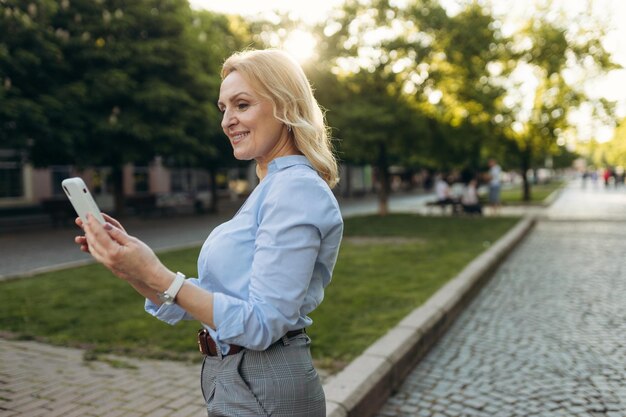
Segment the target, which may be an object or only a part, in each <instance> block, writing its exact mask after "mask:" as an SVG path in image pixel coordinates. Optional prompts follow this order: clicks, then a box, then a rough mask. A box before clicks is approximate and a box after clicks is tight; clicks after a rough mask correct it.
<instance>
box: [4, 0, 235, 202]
mask: <svg viewBox="0 0 626 417" xmlns="http://www.w3.org/2000/svg"><path fill="white" fill-rule="evenodd" d="M242 26H245V25H243V23H242V22H241V21H239V20H238V19H236V18H232V19H231V18H228V17H226V16H222V15H216V14H213V13H209V12H192V11H191V9H190V8H189V4H188V2H187V1H186V0H168V1H165V2H164V1H161V0H137V1H132V2H126V1H121V0H102V1H93V0H72V1H63V2H54V1H50V0H46V1H41V2H16V1H3V2H0V40H1V41H0V80H1V81H2V85H3V87H4V88H1V89H0V98H1V99H2V101H3V105H2V106H0V127H1V129H0V140H1V141H2V144H3V146H9V147H11V148H17V149H23V150H25V151H27V153H28V155H29V158H30V160H31V161H32V162H33V163H34V164H35V165H38V166H46V165H50V164H62V163H67V164H73V165H75V166H79V167H84V166H110V167H113V172H114V184H113V185H114V188H115V189H116V192H115V195H116V198H120V197H121V196H122V193H121V192H120V190H121V176H120V175H116V174H117V173H118V172H119V171H120V167H121V166H122V165H123V164H125V163H128V162H133V163H140V164H141V163H143V164H145V163H147V162H148V161H150V160H151V159H152V158H153V157H154V156H156V155H164V156H165V159H164V160H165V162H166V163H169V164H176V163H177V162H178V161H185V163H186V164H187V165H190V164H193V165H201V164H204V165H205V166H206V165H207V160H210V161H211V162H212V163H213V164H223V163H224V161H225V160H230V159H232V156H231V152H230V150H229V149H227V148H226V147H225V146H224V144H225V143H226V141H225V140H224V139H223V137H222V135H221V128H220V126H219V121H220V115H219V113H218V112H217V110H216V106H215V102H216V99H217V96H218V92H219V85H220V76H219V69H220V66H221V63H222V62H223V60H224V59H225V58H226V57H227V56H228V55H230V54H231V53H232V52H233V51H234V50H235V49H239V48H241V47H242V46H243V45H244V44H245V42H246V41H247V40H246V32H245V27H242ZM116 206H118V207H121V206H122V205H121V204H120V203H119V201H118V202H117V204H116Z"/></svg>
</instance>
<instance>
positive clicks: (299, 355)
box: [201, 334, 326, 417]
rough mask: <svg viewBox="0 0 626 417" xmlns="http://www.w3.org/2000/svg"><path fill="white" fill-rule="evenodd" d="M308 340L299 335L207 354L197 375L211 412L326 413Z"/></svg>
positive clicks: (242, 415) (222, 416) (216, 415)
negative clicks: (263, 347)
mask: <svg viewBox="0 0 626 417" xmlns="http://www.w3.org/2000/svg"><path fill="white" fill-rule="evenodd" d="M310 344H311V339H310V338H309V336H307V335H306V334H299V335H297V336H294V337H292V338H283V339H281V340H279V341H278V342H276V343H274V344H273V345H272V346H270V347H269V348H268V349H267V350H265V351H254V350H248V349H244V350H242V351H241V352H239V353H237V354H235V355H229V356H226V357H224V358H219V357H209V356H207V357H205V359H204V363H203V365H202V378H201V380H202V394H203V395H204V400H205V402H206V405H207V410H208V415H209V417H231V416H232V417H235V416H236V417H258V416H265V417H269V416H272V417H300V416H302V417H325V416H326V400H325V397H324V391H323V389H322V385H321V383H320V379H319V376H318V375H317V371H316V370H315V368H313V362H312V360H311V352H310Z"/></svg>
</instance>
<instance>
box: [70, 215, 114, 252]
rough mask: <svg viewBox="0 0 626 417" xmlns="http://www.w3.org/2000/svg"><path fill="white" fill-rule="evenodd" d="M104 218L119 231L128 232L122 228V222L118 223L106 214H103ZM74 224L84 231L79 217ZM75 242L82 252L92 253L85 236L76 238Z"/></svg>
mask: <svg viewBox="0 0 626 417" xmlns="http://www.w3.org/2000/svg"><path fill="white" fill-rule="evenodd" d="M101 214H102V217H104V221H105V222H107V223H110V224H112V225H113V226H115V227H117V228H118V229H120V230H122V231H123V232H126V230H125V229H124V226H122V224H121V223H120V222H118V221H117V220H116V219H114V218H113V217H111V216H109V215H108V214H105V213H101ZM74 222H75V223H76V225H77V226H78V227H80V228H81V229H83V220H82V219H81V218H80V217H77V218H76V220H74ZM74 242H76V244H77V245H78V246H79V247H80V250H81V251H83V252H85V253H90V252H89V244H88V243H87V238H86V237H85V236H84V235H83V236H76V237H75V238H74Z"/></svg>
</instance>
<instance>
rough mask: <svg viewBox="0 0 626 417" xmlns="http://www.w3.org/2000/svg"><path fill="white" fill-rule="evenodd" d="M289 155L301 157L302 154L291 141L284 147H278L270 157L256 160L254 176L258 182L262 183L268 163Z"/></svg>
mask: <svg viewBox="0 0 626 417" xmlns="http://www.w3.org/2000/svg"><path fill="white" fill-rule="evenodd" d="M289 155H302V152H300V151H299V150H298V149H297V148H296V146H295V145H294V143H293V141H291V140H290V141H288V142H287V143H285V145H284V146H282V147H280V148H279V149H277V150H276V151H275V152H272V154H271V155H268V156H267V157H264V158H257V159H256V175H257V177H259V181H263V178H265V176H266V175H267V166H268V164H269V163H270V162H272V161H273V160H274V159H276V158H280V157H282V156H289Z"/></svg>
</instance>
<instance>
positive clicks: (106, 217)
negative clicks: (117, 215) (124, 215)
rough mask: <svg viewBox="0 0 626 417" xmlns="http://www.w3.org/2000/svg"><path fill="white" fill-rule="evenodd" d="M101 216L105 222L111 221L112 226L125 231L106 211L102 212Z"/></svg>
mask: <svg viewBox="0 0 626 417" xmlns="http://www.w3.org/2000/svg"><path fill="white" fill-rule="evenodd" d="M102 217H104V220H105V221H106V222H107V223H111V224H112V225H113V226H115V227H117V228H118V229H121V230H123V231H124V232H126V229H124V226H122V224H121V223H120V222H119V221H117V220H116V219H114V218H113V217H111V216H109V215H108V214H106V213H102Z"/></svg>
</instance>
